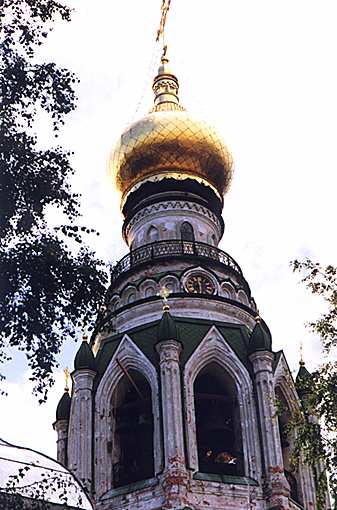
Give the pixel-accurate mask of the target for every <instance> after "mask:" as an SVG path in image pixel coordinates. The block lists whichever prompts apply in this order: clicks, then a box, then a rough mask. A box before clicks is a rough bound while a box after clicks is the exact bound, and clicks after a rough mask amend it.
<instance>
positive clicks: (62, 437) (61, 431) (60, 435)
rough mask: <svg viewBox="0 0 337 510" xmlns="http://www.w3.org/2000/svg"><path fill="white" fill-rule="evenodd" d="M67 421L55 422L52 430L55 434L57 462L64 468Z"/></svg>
mask: <svg viewBox="0 0 337 510" xmlns="http://www.w3.org/2000/svg"><path fill="white" fill-rule="evenodd" d="M68 423H69V422H68V420H57V421H56V422H55V423H54V424H53V428H54V430H56V432H57V441H56V445H57V460H58V461H59V462H61V464H63V465H64V466H67V463H68V458H67V457H68V455H67V448H68Z"/></svg>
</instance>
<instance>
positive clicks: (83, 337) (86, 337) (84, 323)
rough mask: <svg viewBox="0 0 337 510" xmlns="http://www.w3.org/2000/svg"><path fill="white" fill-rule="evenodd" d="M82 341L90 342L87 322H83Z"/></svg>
mask: <svg viewBox="0 0 337 510" xmlns="http://www.w3.org/2000/svg"><path fill="white" fill-rule="evenodd" d="M82 340H83V342H87V341H88V334H87V321H85V320H83V321H82Z"/></svg>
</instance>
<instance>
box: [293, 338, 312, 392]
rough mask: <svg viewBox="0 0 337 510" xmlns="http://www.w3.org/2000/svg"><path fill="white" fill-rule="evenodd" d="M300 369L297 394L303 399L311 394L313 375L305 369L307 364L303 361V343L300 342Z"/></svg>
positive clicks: (297, 378)
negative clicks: (310, 386)
mask: <svg viewBox="0 0 337 510" xmlns="http://www.w3.org/2000/svg"><path fill="white" fill-rule="evenodd" d="M299 365H300V368H299V369H298V372H297V376H296V387H297V393H298V394H299V396H300V397H301V398H302V397H303V396H305V395H308V394H309V393H310V392H309V383H310V378H311V374H310V372H309V370H307V369H306V367H305V362H304V359H303V341H302V340H301V342H300V361H299Z"/></svg>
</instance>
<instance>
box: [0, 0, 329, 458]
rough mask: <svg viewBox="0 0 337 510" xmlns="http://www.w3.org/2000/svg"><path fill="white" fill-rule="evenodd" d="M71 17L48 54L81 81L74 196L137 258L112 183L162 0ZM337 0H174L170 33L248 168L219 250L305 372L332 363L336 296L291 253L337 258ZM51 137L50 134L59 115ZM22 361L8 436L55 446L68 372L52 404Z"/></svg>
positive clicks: (181, 65) (73, 125)
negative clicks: (329, 313)
mask: <svg viewBox="0 0 337 510" xmlns="http://www.w3.org/2000/svg"><path fill="white" fill-rule="evenodd" d="M67 3H68V5H71V6H72V7H73V8H74V13H73V19H72V22H71V23H62V22H60V23H57V24H56V26H55V30H54V32H53V33H52V34H51V35H50V36H49V39H48V41H47V43H46V44H45V46H44V47H43V48H42V49H41V54H40V57H39V58H41V59H43V60H46V59H48V60H50V61H55V62H56V63H57V64H59V65H61V66H64V67H68V68H70V69H71V70H73V71H74V72H75V73H76V74H77V76H78V77H79V78H80V83H79V85H78V87H77V94H78V107H77V109H76V110H75V112H73V113H71V114H70V115H68V118H67V119H66V125H65V127H64V129H63V131H62V134H61V136H60V137H59V142H60V143H61V144H62V145H63V146H64V147H65V148H69V149H71V150H73V151H74V152H75V155H74V157H73V166H74V168H75V170H76V175H75V177H74V179H73V188H74V191H76V192H80V193H81V194H82V207H83V215H84V221H85V223H86V224H87V226H89V227H94V228H96V229H97V230H98V231H100V233H101V235H100V236H99V238H96V237H95V238H94V239H93V241H92V243H93V247H94V248H95V249H96V250H97V252H98V254H99V255H100V256H101V257H103V258H104V259H105V260H109V261H112V262H114V261H117V260H119V259H120V258H121V257H122V256H123V255H124V254H126V253H127V247H126V245H125V244H124V242H123V240H122V237H121V227H122V216H121V213H120V210H119V197H118V195H117V193H116V192H115V191H114V189H113V186H112V183H111V182H109V180H108V178H107V162H108V157H109V153H110V151H111V148H112V147H113V145H114V143H115V141H116V139H117V137H118V135H119V134H120V133H121V132H122V131H123V130H124V129H125V127H126V126H127V125H128V124H129V123H130V122H131V121H133V120H135V119H136V118H139V117H141V116H142V115H143V114H145V113H146V112H147V111H148V110H149V108H150V107H151V103H152V95H151V82H152V79H153V77H154V76H155V74H156V69H157V67H158V64H159V56H160V48H159V47H158V45H157V44H156V43H155V34H156V30H157V28H158V25H159V19H160V5H161V0H144V1H143V2H140V1H139V0H123V1H117V0H109V1H108V0H97V1H96V2H92V1H90V0H68V2H67ZM336 14H337V4H336V2H335V0H330V1H329V0H320V1H319V0H296V2H294V0H282V2H281V1H276V0H254V1H252V0H208V1H207V2H204V1H201V0H179V1H178V0H172V1H171V9H170V12H169V16H168V20H167V30H166V32H167V33H166V42H167V44H168V56H169V57H170V62H171V67H172V69H173V70H174V72H175V74H176V75H177V76H178V78H179V82H180V102H181V103H182V104H183V105H184V106H185V108H187V110H188V111H190V112H191V113H193V114H194V115H196V116H198V117H201V118H202V119H204V120H207V121H209V122H211V123H213V124H215V125H216V127H217V128H218V129H219V131H220V132H221V133H222V135H223V137H224V140H225V142H226V144H227V145H228V147H229V149H230V151H231V153H232V155H233V158H234V164H235V173H234V178H233V183H232V186H231V189H230V191H229V193H228V194H227V195H226V197H225V201H224V212H223V216H224V220H225V225H226V227H225V233H224V236H223V239H222V241H221V243H220V248H222V249H223V250H225V251H227V252H228V253H230V255H232V256H233V257H234V258H235V260H236V261H237V262H238V263H239V264H240V266H241V268H242V270H243V272H244V275H245V277H246V279H247V280H248V282H249V284H250V287H251V289H252V294H253V296H254V298H255V300H256V302H257V306H258V308H259V310H260V315H261V316H262V317H263V319H264V320H265V321H266V322H267V324H268V326H269V328H270V330H271V332H272V336H273V349H274V350H276V351H277V350H279V349H284V351H285V354H286V357H287V359H288V362H289V366H290V368H291V370H292V371H294V373H296V371H297V369H298V360H299V344H300V341H303V344H304V358H305V361H306V365H307V367H308V369H309V370H312V369H314V368H315V367H316V366H317V364H319V363H320V361H322V354H321V352H320V344H319V340H318V339H317V338H316V337H315V336H314V335H312V334H310V333H309V332H308V330H307V329H306V328H305V326H304V324H305V322H306V321H309V320H312V319H313V318H315V317H317V316H318V315H319V314H320V313H321V312H322V311H323V310H324V304H323V303H321V302H320V301H319V298H317V297H313V296H311V295H310V294H309V293H308V291H307V290H305V289H304V287H303V285H301V284H299V276H298V275H294V274H293V273H292V271H291V268H290V265H289V263H290V261H291V260H294V259H295V258H298V259H303V258H305V257H310V258H312V259H314V260H317V261H320V262H321V263H322V264H329V263H331V264H336V250H335V245H336V241H335V239H336V235H335V223H336V213H335V211H336V203H335V202H336V199H335V197H336V185H337V179H336V168H337V152H336V123H337V94H336V90H337V68H336V65H335V61H336V55H335V52H336V50H335V49H336V48H337V31H336V29H335V20H336ZM39 131H40V132H39V133H38V134H39V136H40V140H41V143H50V130H49V125H48V122H47V120H46V119H44V120H43V119H42V120H41V127H40V130H39ZM77 348H78V344H74V343H72V342H71V341H70V340H69V342H66V343H65V348H64V351H63V353H62V356H61V357H60V366H61V367H64V366H69V367H70V368H71V369H72V367H73V358H74V354H75V352H76V350H77ZM14 361H15V363H13V364H12V365H11V366H10V369H9V370H8V371H7V373H8V381H7V383H6V384H5V389H7V391H8V396H7V397H4V398H2V399H1V416H2V417H3V416H5V419H2V420H1V424H0V437H2V438H3V439H5V440H7V441H9V442H13V443H16V444H22V445H25V446H29V447H32V448H36V449H38V450H40V451H43V452H45V453H47V454H49V455H51V456H55V455H56V433H55V432H54V431H53V430H52V426H51V424H52V422H53V421H54V419H55V409H56V405H57V402H58V399H59V398H60V396H61V395H62V391H63V385H64V383H63V376H62V372H61V368H60V370H59V371H58V372H57V373H56V384H55V387H54V388H53V390H52V391H51V393H50V397H49V400H48V402H47V404H46V405H44V406H38V404H37V401H36V399H35V397H33V396H32V395H31V386H30V383H29V380H28V379H29V373H28V372H27V371H26V369H25V366H24V364H23V363H22V360H21V358H15V360H14Z"/></svg>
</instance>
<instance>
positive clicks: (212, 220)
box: [125, 200, 222, 249]
mask: <svg viewBox="0 0 337 510" xmlns="http://www.w3.org/2000/svg"><path fill="white" fill-rule="evenodd" d="M184 221H187V222H189V223H190V224H191V225H192V227H193V231H194V237H195V241H199V242H202V243H207V244H212V245H214V246H217V245H218V243H219V241H220V238H221V234H222V232H221V225H220V222H219V220H218V218H217V217H216V215H215V214H214V213H213V212H212V211H210V210H209V209H208V208H206V207H204V206H202V205H199V204H196V203H195V202H189V201H183V200H169V201H165V202H159V203H156V204H153V205H149V206H146V207H144V208H143V209H141V210H140V211H139V212H138V213H136V214H135V215H134V216H133V217H132V219H131V220H130V222H129V223H128V225H127V227H126V229H125V237H126V241H127V244H128V246H129V247H131V246H132V249H136V248H139V247H140V246H143V245H144V244H148V243H151V242H154V241H162V240H166V239H181V233H180V228H181V225H182V223H183V222H184Z"/></svg>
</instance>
